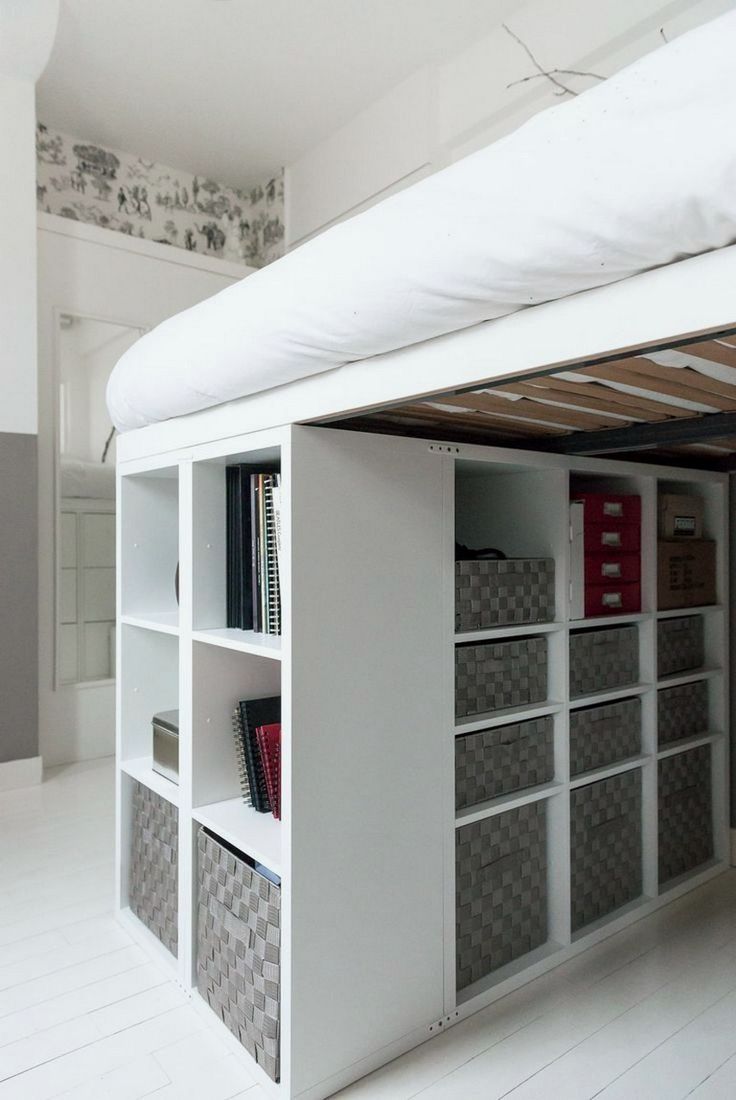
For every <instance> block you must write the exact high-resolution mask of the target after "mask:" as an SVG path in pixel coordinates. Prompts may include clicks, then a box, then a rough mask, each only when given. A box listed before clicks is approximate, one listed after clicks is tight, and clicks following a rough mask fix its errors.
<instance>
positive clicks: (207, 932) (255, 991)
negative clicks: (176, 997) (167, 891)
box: [197, 829, 281, 1081]
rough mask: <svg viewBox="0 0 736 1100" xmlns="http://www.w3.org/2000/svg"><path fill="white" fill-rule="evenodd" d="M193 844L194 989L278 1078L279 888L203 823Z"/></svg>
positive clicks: (279, 992)
mask: <svg viewBox="0 0 736 1100" xmlns="http://www.w3.org/2000/svg"><path fill="white" fill-rule="evenodd" d="M197 847H198V857H199V858H198V872H199V903H198V907H197V985H198V988H199V992H200V994H201V995H202V997H204V999H205V1000H206V1001H207V1003H208V1004H209V1006H210V1008H212V1009H213V1010H214V1011H215V1012H216V1013H217V1015H218V1016H219V1017H220V1019H221V1020H222V1021H223V1023H224V1024H225V1025H226V1027H227V1028H229V1030H230V1031H231V1032H232V1033H233V1035H235V1037H236V1038H237V1039H239V1041H240V1042H241V1043H242V1044H243V1046H244V1047H245V1049H246V1050H247V1051H248V1052H249V1053H250V1054H251V1055H252V1057H253V1058H255V1060H256V1062H257V1063H258V1065H259V1066H261V1067H262V1069H263V1070H264V1071H265V1072H266V1073H267V1074H268V1076H269V1077H270V1078H271V1079H272V1080H274V1081H278V1079H279V1068H280V1067H279V1020H280V994H281V965H280V962H281V889H280V887H279V886H277V885H275V884H274V883H272V882H269V880H268V879H267V878H264V877H263V875H259V874H258V872H257V871H254V870H253V868H252V867H251V866H250V865H249V864H248V863H246V862H245V861H244V860H242V859H239V858H238V857H237V856H236V855H234V854H233V853H232V852H231V851H229V850H228V849H227V848H225V847H224V846H223V845H221V844H219V843H218V842H217V841H216V840H215V839H214V838H213V837H211V836H209V835H208V834H207V833H206V832H205V831H204V830H203V829H200V831H199V837H198V842H197Z"/></svg>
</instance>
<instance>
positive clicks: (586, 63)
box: [286, 0, 734, 247]
mask: <svg viewBox="0 0 736 1100" xmlns="http://www.w3.org/2000/svg"><path fill="white" fill-rule="evenodd" d="M733 6H734V5H733V0H669V2H665V0H595V2H593V3H591V0H533V2H531V3H528V4H526V5H525V6H524V7H523V8H521V9H520V10H519V12H517V13H516V14H514V15H513V16H511V17H509V19H508V24H509V27H510V28H511V29H512V30H513V31H514V32H515V33H516V34H517V35H518V36H519V37H520V38H521V39H523V41H524V42H525V43H526V44H527V45H528V46H529V47H530V48H531V49H532V51H533V52H534V54H535V56H536V57H537V59H538V60H539V61H540V63H541V64H542V65H543V66H544V67H548V68H552V67H556V68H559V69H576V70H581V71H584V72H595V73H597V74H600V75H601V76H610V75H612V74H613V73H615V72H617V71H618V70H619V69H621V68H623V67H624V66H625V65H627V64H629V63H630V62H632V61H634V60H635V59H636V58H638V57H641V56H643V55H644V54H645V53H648V52H649V51H651V50H654V49H656V48H657V47H658V46H660V45H661V44H662V42H663V38H662V34H661V28H664V34H665V36H666V37H667V39H668V40H670V39H672V38H675V37H677V35H679V34H682V33H683V32H684V31H686V30H689V29H690V28H691V27H694V26H697V25H698V24H700V23H704V22H706V21H707V20H708V19H712V18H715V17H716V16H717V15H720V14H722V13H723V12H724V11H728V10H730V9H731V8H733ZM533 73H534V68H533V66H532V64H531V63H530V61H529V59H528V57H527V56H526V55H525V53H524V51H523V49H522V48H521V47H520V46H519V45H518V44H517V43H516V42H514V41H513V39H512V38H511V37H510V36H509V35H508V33H507V32H506V31H505V30H504V29H503V28H498V29H496V30H495V31H493V32H492V33H491V34H489V35H487V36H486V37H484V38H483V39H480V40H479V41H477V42H475V43H473V44H472V45H471V46H470V47H469V48H467V49H466V50H464V51H463V52H462V53H460V54H458V55H457V56H455V57H453V58H451V59H449V60H448V61H447V62H446V63H444V64H442V65H437V66H433V67H428V68H425V69H422V70H420V71H419V72H417V73H416V74H415V75H414V76H412V77H411V78H410V79H408V80H406V81H404V82H403V83H402V84H400V85H399V86H398V87H397V88H395V89H393V90H392V91H391V92H389V93H388V94H387V95H386V96H384V97H383V98H382V99H381V100H379V101H378V102H377V103H374V104H373V105H372V106H370V107H369V108H367V109H366V110H365V111H363V112H362V113H361V114H360V115H358V116H357V117H356V118H354V119H352V120H351V121H350V122H349V123H348V124H347V125H346V126H344V127H343V128H342V129H341V130H339V131H337V133H334V134H332V135H331V136H330V137H329V138H327V139H326V140H325V141H323V142H321V143H320V144H319V145H318V146H316V147H315V148H313V149H311V150H309V151H308V152H307V153H306V154H305V155H304V156H302V157H301V158H300V159H299V160H298V161H296V162H295V163H294V164H292V165H290V166H289V168H288V169H287V174H286V232H287V244H288V246H289V247H294V246H295V245H297V244H299V243H300V242H301V241H303V240H305V239H307V238H308V237H310V236H312V235H314V234H315V233H317V232H319V231H320V230H322V229H324V228H326V227H327V226H329V225H330V224H331V223H333V222H335V221H338V220H340V219H342V218H344V217H346V216H349V215H351V214H354V213H357V212H359V211H360V210H361V209H364V208H366V207H367V206H370V205H372V204H373V203H374V202H376V201H378V200H379V199H381V198H383V197H385V196H386V195H389V194H391V193H392V192H394V191H397V190H400V189H401V188H403V187H406V186H408V185H409V184H411V183H414V182H416V181H417V180H419V179H421V178H422V177H424V176H426V175H428V174H429V173H430V172H433V171H437V170H438V169H439V168H442V167H444V166H446V165H447V164H450V163H452V162H453V161H455V160H458V159H459V158H460V157H463V156H466V155H467V154H468V153H471V152H473V151H475V150H476V149H479V148H481V147H482V146H484V145H487V144H489V143H490V142H492V141H495V140H497V139H498V138H500V137H502V136H503V135H504V134H507V133H510V132H511V131H512V130H514V129H516V128H517V127H518V126H519V125H521V124H522V123H523V122H524V121H526V119H528V118H530V117H531V116H532V115H534V114H536V113H537V112H538V111H540V110H542V109H544V108H546V107H550V106H554V105H555V104H557V103H559V102H561V100H560V99H558V98H557V97H556V96H555V94H554V88H553V86H552V85H551V84H550V82H549V81H547V80H545V79H542V78H540V79H538V80H537V79H535V80H532V81H529V82H526V83H522V84H515V85H514V86H512V87H509V84H512V82H513V81H518V80H521V79H522V78H524V77H526V76H529V75H530V74H533ZM686 79H687V74H686V73H683V80H686ZM592 83H595V81H594V80H591V79H590V78H575V77H573V78H572V86H573V87H574V88H575V90H578V91H581V90H583V89H584V88H585V87H588V86H590V85H591V84H592Z"/></svg>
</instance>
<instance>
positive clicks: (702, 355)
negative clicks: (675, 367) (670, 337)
mask: <svg viewBox="0 0 736 1100" xmlns="http://www.w3.org/2000/svg"><path fill="white" fill-rule="evenodd" d="M678 351H681V352H682V353H683V355H694V356H695V357H696V358H697V359H707V360H708V362H709V363H719V364H720V365H721V366H722V367H736V347H733V346H731V345H730V344H719V343H717V342H716V341H715V340H705V341H704V342H703V343H701V344H688V345H687V347H684V348H678Z"/></svg>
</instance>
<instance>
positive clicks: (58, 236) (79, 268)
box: [38, 215, 247, 765]
mask: <svg viewBox="0 0 736 1100" xmlns="http://www.w3.org/2000/svg"><path fill="white" fill-rule="evenodd" d="M40 223H41V228H40V229H39V232H38V264H39V266H38V312H39V316H38V321H39V327H38V348H39V546H40V558H39V591H40V609H39V649H40V653H39V669H40V751H41V754H42V755H43V759H44V763H45V764H46V765H49V764H59V763H66V762H68V761H72V760H83V759H88V758H90V757H94V756H104V755H107V754H109V753H112V752H113V751H114V740H115V739H114V686H113V684H112V682H104V683H100V684H95V683H91V684H86V685H67V686H63V687H59V688H57V687H56V684H55V669H54V661H55V606H56V583H55V568H54V560H55V557H54V545H55V540H56V524H55V518H56V480H55V479H56V464H55V459H54V455H55V447H56V424H57V415H56V414H57V404H56V395H57V392H58V376H57V364H56V358H55V357H56V355H57V350H58V349H57V341H56V338H55V334H56V332H57V318H58V314H59V313H62V312H63V313H70V314H72V315H77V316H84V317H92V318H96V319H101V320H106V321H112V322H115V323H117V324H122V325H133V326H135V327H138V328H150V327H151V326H153V325H156V324H158V323H159V322H160V321H162V320H164V319H165V318H166V317H169V316H171V315H172V314H173V313H177V312H178V311H179V310H182V309H186V308H188V307H189V306H191V305H194V304H195V303H196V302H199V301H201V300H202V299H203V298H207V297H209V296H210V295H211V294H215V293H216V292H217V291H218V290H221V289H223V288H224V287H226V286H229V285H230V284H231V283H233V282H235V281H236V280H237V278H240V277H242V274H243V269H242V268H239V267H236V266H235V265H234V264H224V263H220V262H218V261H215V260H207V259H206V258H204V257H196V256H191V255H190V254H189V253H186V252H184V251H183V250H180V249H171V248H166V247H165V246H164V245H156V244H153V243H151V242H150V241H136V240H134V239H129V238H127V237H125V236H124V235H123V234H117V233H111V232H110V231H108V230H104V229H97V228H96V227H92V226H86V225H78V224H77V223H75V222H72V221H69V220H68V219H65V218H55V217H53V216H51V215H41V216H40ZM246 271H247V269H246Z"/></svg>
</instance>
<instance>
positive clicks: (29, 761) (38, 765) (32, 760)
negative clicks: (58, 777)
mask: <svg viewBox="0 0 736 1100" xmlns="http://www.w3.org/2000/svg"><path fill="white" fill-rule="evenodd" d="M42 779H43V758H42V757H41V756H29V757H27V758H26V759H25V760H8V761H6V763H4V764H0V792H1V791H15V790H18V789H19V788H20V787H37V786H38V784H39V783H40V782H41V780H42Z"/></svg>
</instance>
